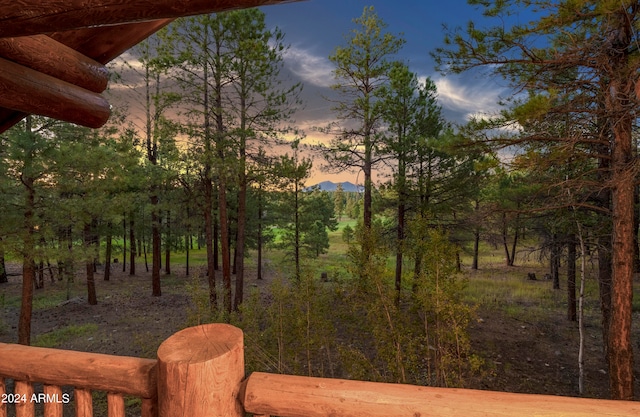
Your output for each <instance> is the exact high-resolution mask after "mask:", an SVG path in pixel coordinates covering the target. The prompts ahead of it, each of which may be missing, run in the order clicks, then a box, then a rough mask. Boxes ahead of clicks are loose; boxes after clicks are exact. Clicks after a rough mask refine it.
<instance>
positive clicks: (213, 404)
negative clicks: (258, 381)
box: [158, 324, 244, 417]
mask: <svg viewBox="0 0 640 417" xmlns="http://www.w3.org/2000/svg"><path fill="white" fill-rule="evenodd" d="M243 378H244V346H243V334H242V331H241V330H240V329H238V328H236V327H233V326H230V325H227V324H208V325H202V326H197V327H190V328H188V329H185V330H182V331H180V332H178V333H176V334H174V335H173V336H171V337H170V338H169V339H167V340H165V341H164V342H163V343H162V344H161V345H160V348H159V349H158V409H159V416H160V417H183V416H189V417H242V416H243V415H244V412H243V409H242V405H241V404H240V402H239V401H238V391H239V389H240V383H241V381H242V379H243Z"/></svg>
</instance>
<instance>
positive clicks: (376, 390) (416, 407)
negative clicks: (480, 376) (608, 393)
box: [241, 373, 640, 417]
mask: <svg viewBox="0 0 640 417" xmlns="http://www.w3.org/2000/svg"><path fill="white" fill-rule="evenodd" d="M241 401H242V402H243V404H244V408H245V410H246V411H247V412H249V413H254V414H267V415H278V416H281V417H303V416H304V417H327V416H341V417H356V416H368V417H400V416H412V417H420V416H422V417H425V416H442V417H445V416H446V417H480V416H482V417H487V416H504V417H511V416H537V417H543V416H548V417H551V416H563V417H596V416H597V417H603V416H611V417H612V416H617V417H624V416H628V417H631V416H639V415H640V403H639V402H631V401H611V400H595V399H585V398H571V397H559V396H550V395H532V394H513V393H504V392H492V391H479V390H469V389H453V388H448V389H447V388H430V387H418V386H412V385H402V384H383V383H374V382H362V381H348V380H340V379H324V378H310V377H299V376H289V375H274V374H266V373H253V374H251V376H250V377H249V378H248V379H247V381H245V383H244V384H243V390H242V392H241Z"/></svg>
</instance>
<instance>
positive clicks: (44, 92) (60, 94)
mask: <svg viewBox="0 0 640 417" xmlns="http://www.w3.org/2000/svg"><path fill="white" fill-rule="evenodd" d="M0 106H1V107H6V108H9V109H13V110H16V111H20V112H24V113H32V114H39V115H41V116H48V117H53V118H55V119H59V120H64V121H67V122H71V123H76V124H79V125H82V126H87V127H93V128H97V127H101V126H103V125H104V124H105V123H106V122H107V120H108V119H109V115H110V113H111V110H110V107H109V103H108V102H107V101H106V100H105V99H104V97H102V96H101V95H99V94H97V93H94V92H91V91H89V90H85V89H83V88H81V87H78V86H75V85H73V84H69V83H67V82H64V81H62V80H59V79H57V78H54V77H51V76H49V75H46V74H43V73H41V72H37V71H34V70H32V69H29V68H27V67H24V66H22V65H18V64H16V63H14V62H11V61H7V60H5V59H2V58H0Z"/></svg>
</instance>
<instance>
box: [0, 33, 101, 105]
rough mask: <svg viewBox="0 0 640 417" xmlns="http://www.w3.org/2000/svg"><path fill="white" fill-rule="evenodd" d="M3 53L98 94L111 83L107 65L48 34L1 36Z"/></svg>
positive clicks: (5, 56) (18, 61)
mask: <svg viewBox="0 0 640 417" xmlns="http://www.w3.org/2000/svg"><path fill="white" fill-rule="evenodd" d="M0 56H1V57H3V58H5V59H8V60H10V61H13V62H15V63H18V64H20V65H22V66H25V67H28V68H31V69H33V70H36V71H38V72H41V73H44V74H47V75H50V76H52V77H55V78H58V79H60V80H63V81H66V82H68V83H71V84H75V85H77V86H79V87H82V88H84V89H87V90H89V91H93V92H96V93H101V92H103V91H104V90H105V89H106V88H107V83H108V82H109V71H107V68H106V67H105V66H104V65H102V64H100V63H99V62H97V61H94V60H93V59H91V58H89V57H87V56H84V55H82V54H81V53H79V52H78V51H76V50H75V49H71V48H69V47H68V46H66V45H63V44H61V43H60V42H56V41H55V40H53V39H51V38H50V37H48V36H46V35H34V36H24V37H19V38H0Z"/></svg>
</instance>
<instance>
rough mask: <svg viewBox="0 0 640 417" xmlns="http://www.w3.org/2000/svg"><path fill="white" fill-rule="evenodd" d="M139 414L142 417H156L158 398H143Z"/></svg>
mask: <svg viewBox="0 0 640 417" xmlns="http://www.w3.org/2000/svg"><path fill="white" fill-rule="evenodd" d="M140 414H141V416H142V417H158V398H157V397H155V398H143V399H142V410H140Z"/></svg>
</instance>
